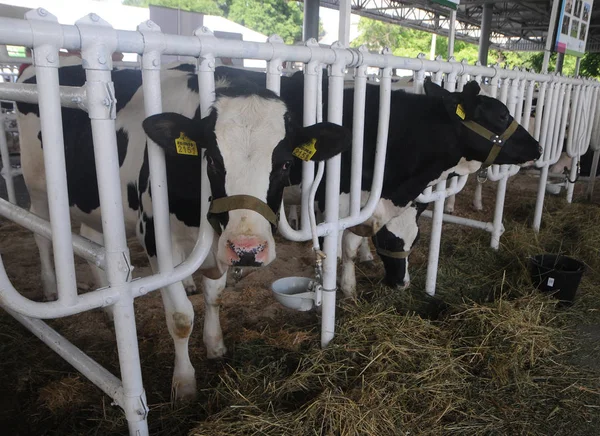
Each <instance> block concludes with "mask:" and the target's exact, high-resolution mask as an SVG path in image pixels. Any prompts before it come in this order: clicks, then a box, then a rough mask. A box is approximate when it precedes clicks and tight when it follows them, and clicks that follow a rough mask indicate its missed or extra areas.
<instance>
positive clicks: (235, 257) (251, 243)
mask: <svg viewBox="0 0 600 436" xmlns="http://www.w3.org/2000/svg"><path fill="white" fill-rule="evenodd" d="M266 255H267V242H266V241H260V240H259V239H258V238H255V237H240V238H236V239H232V240H231V239H230V240H227V257H228V260H229V263H230V264H231V265H233V266H261V265H262V264H263V263H264V261H265V258H266Z"/></svg>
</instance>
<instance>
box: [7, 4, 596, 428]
mask: <svg viewBox="0 0 600 436" xmlns="http://www.w3.org/2000/svg"><path fill="white" fill-rule="evenodd" d="M152 26H153V25H152V24H150V23H145V24H142V25H141V26H140V28H139V29H138V31H136V32H132V31H116V30H114V29H112V27H110V25H109V24H108V23H106V22H105V21H103V20H102V19H101V18H99V17H98V16H96V15H95V14H90V15H88V16H86V17H84V18H82V19H81V20H79V21H78V22H77V23H76V25H75V26H66V25H60V24H58V23H57V21H56V19H55V17H53V16H52V15H50V14H49V13H47V12H46V11H44V10H43V9H39V10H37V11H32V12H30V13H28V16H27V20H15V19H8V18H0V41H3V42H5V43H9V44H12V45H25V46H29V47H34V52H35V64H36V74H37V76H38V87H37V90H38V91H37V92H38V94H37V97H34V96H33V94H31V91H30V90H29V91H28V90H27V87H25V86H18V87H15V88H11V90H10V92H14V93H20V94H21V96H22V97H23V98H24V99H29V100H28V101H36V100H37V101H38V102H39V105H40V117H41V120H42V130H43V135H44V142H45V147H44V155H45V163H46V171H47V175H48V178H49V180H52V183H53V189H52V194H51V198H50V199H49V200H50V206H51V224H50V228H49V227H48V225H47V223H45V222H44V221H40V220H36V219H35V218H33V217H30V216H27V215H22V216H21V217H20V218H17V216H19V214H18V213H17V211H16V208H14V209H13V208H11V206H10V204H5V205H3V206H4V207H2V208H0V210H2V211H3V212H4V213H5V215H8V216H11V217H13V219H15V221H19V220H20V221H21V222H22V223H24V224H25V225H26V226H28V228H30V229H32V230H34V231H36V232H39V233H40V234H43V235H46V236H50V235H51V236H52V239H53V242H54V250H55V259H56V269H57V276H58V277H59V279H60V286H59V300H58V301H55V302H46V303H37V302H33V301H30V300H28V299H26V298H24V297H22V296H21V295H20V294H18V292H17V291H16V290H15V289H14V288H13V287H12V285H11V284H10V281H9V279H8V277H7V276H6V272H5V270H4V266H3V264H2V263H1V262H0V283H2V285H3V286H1V287H0V299H1V300H2V302H3V306H4V307H5V308H7V309H8V310H10V311H11V312H12V313H14V314H15V315H16V317H17V318H19V320H20V322H23V323H24V324H26V325H27V326H28V328H30V329H31V330H32V331H34V332H35V333H36V334H37V335H38V336H40V337H44V338H45V339H44V340H45V341H46V342H47V343H49V344H50V345H52V344H54V345H53V347H54V349H55V350H56V351H57V352H59V354H61V355H62V356H63V357H65V358H66V359H67V360H69V361H70V362H71V363H73V364H74V365H75V366H76V367H77V368H78V369H79V370H80V371H82V372H83V373H84V374H85V375H86V376H87V377H88V378H90V379H91V380H92V381H93V382H94V383H96V384H97V385H99V386H100V387H101V388H102V389H103V390H104V391H105V392H106V393H107V394H109V395H111V396H113V398H116V399H117V402H118V403H119V405H120V406H121V407H122V408H123V409H124V410H125V413H126V416H127V420H128V423H129V429H130V432H131V434H140V435H145V434H147V424H146V414H147V406H146V404H145V394H144V390H143V386H142V380H141V372H140V368H139V353H138V348H137V338H136V329H135V321H134V316H133V315H134V314H133V299H134V298H135V297H138V296H140V295H144V294H146V293H148V292H150V291H153V290H156V289H158V288H161V287H164V286H168V285H170V284H172V283H175V282H178V281H180V280H182V279H183V278H185V277H187V276H189V275H191V274H192V273H193V272H194V271H195V270H196V269H197V268H198V267H199V266H200V265H201V264H202V262H203V261H204V259H205V258H206V256H207V254H208V252H209V250H210V247H211V244H212V239H213V233H212V229H211V228H210V226H209V225H208V223H207V222H206V219H205V217H204V216H203V217H202V220H201V225H200V231H199V236H198V241H197V243H196V246H195V247H194V250H193V251H192V254H191V255H190V256H189V257H188V259H186V260H185V261H184V262H183V263H181V264H180V265H178V266H175V267H174V266H173V265H172V262H171V263H169V260H168V259H166V257H168V255H170V253H169V250H170V247H169V242H170V241H169V229H168V219H165V216H166V215H167V213H166V211H165V210H162V209H161V210H160V211H155V214H157V216H160V214H161V213H162V214H163V215H162V218H158V221H159V224H158V225H157V229H156V230H157V232H156V233H157V240H161V241H162V242H161V243H160V244H158V245H157V250H158V256H159V259H162V260H161V261H160V264H161V265H160V266H159V270H160V272H159V273H158V274H155V275H152V276H149V277H145V278H142V279H138V280H135V281H131V275H130V272H131V266H130V264H129V253H128V248H127V245H126V240H125V231H124V227H123V210H122V201H121V193H120V189H119V167H118V159H117V153H116V137H115V128H114V127H115V126H114V122H115V121H114V120H115V116H116V114H115V100H114V90H113V87H112V82H111V77H110V69H111V68H112V61H111V55H112V52H113V51H121V52H135V53H138V54H140V55H143V57H144V58H143V61H142V70H143V78H144V85H143V86H144V90H145V91H146V92H148V93H149V94H148V95H153V97H152V99H149V101H148V102H147V103H146V111H147V113H148V114H150V113H155V112H158V111H160V110H161V108H160V93H156V94H153V92H154V91H155V90H156V89H155V88H156V86H157V85H156V84H157V80H158V77H159V72H158V67H159V65H160V64H158V65H156V56H158V54H159V53H163V54H167V55H182V56H193V57H197V58H199V63H198V81H199V85H200V105H201V109H202V113H203V115H206V114H207V111H208V109H209V107H210V105H211V103H212V99H213V98H214V93H213V91H214V68H215V62H214V59H215V57H231V58H251V59H262V60H266V61H268V62H269V64H268V65H269V66H268V71H267V73H268V74H267V86H269V87H270V88H271V89H274V90H276V91H278V86H279V76H280V73H281V69H280V67H279V66H280V65H281V63H282V62H286V61H297V62H303V63H305V64H307V65H306V68H305V73H304V74H305V96H304V98H305V114H304V123H305V124H306V125H309V124H313V123H314V122H315V121H316V120H317V118H320V117H319V106H320V105H319V96H318V94H319V93H318V91H319V88H320V73H321V66H322V65H327V66H328V68H329V76H330V80H329V100H330V104H329V109H328V120H329V121H330V122H336V123H338V124H341V121H342V113H341V108H342V100H343V82H344V74H345V68H348V67H355V68H356V72H355V83H356V88H357V89H358V92H357V93H355V98H356V99H357V101H356V102H355V108H360V107H361V105H364V103H363V101H364V94H363V91H362V90H363V89H364V84H365V83H366V79H365V67H366V66H372V67H379V68H381V76H380V77H381V85H380V93H381V98H380V101H381V103H380V114H379V126H378V137H377V153H376V160H375V161H376V162H375V171H374V174H375V176H374V180H373V185H372V187H371V195H370V198H369V200H368V201H367V203H366V204H365V205H364V206H363V207H362V208H361V207H360V185H359V184H357V183H354V184H353V186H352V190H351V204H352V208H351V213H350V216H348V217H344V218H342V219H339V202H338V198H339V183H340V181H339V174H340V158H339V157H337V158H334V159H331V160H330V161H329V162H328V163H327V166H328V174H327V184H326V203H327V209H326V217H325V223H323V224H321V225H319V226H318V227H317V233H318V234H319V235H320V236H325V247H324V249H325V253H326V255H327V258H326V259H325V264H324V277H323V287H324V298H323V322H322V345H324V346H325V345H327V343H328V342H329V341H330V340H331V339H332V338H333V334H334V322H335V290H336V264H337V260H336V259H337V235H338V233H339V232H340V231H342V230H343V229H345V228H347V227H350V226H353V225H356V224H359V223H361V222H363V221H364V220H366V219H367V218H368V217H370V215H371V214H372V213H373V211H374V208H375V206H376V204H377V202H378V201H379V196H380V192H381V187H382V183H383V167H384V162H385V150H386V144H387V130H388V124H389V116H390V92H391V70H392V69H393V68H401V69H411V70H413V71H415V72H417V76H419V77H422V72H424V71H429V72H433V73H435V74H436V77H437V79H438V80H441V77H442V74H446V77H447V79H448V80H447V85H446V86H447V87H454V86H455V85H456V79H457V77H460V81H459V87H461V86H462V85H464V77H465V76H466V75H470V76H473V77H490V78H492V83H493V84H494V83H497V82H498V80H503V81H505V83H506V85H504V84H503V88H502V93H503V95H504V96H506V97H505V98H508V99H509V100H510V101H509V105H513V108H512V111H513V112H514V111H515V108H516V107H520V106H519V104H518V103H517V102H514V94H515V91H517V89H518V90H519V91H518V92H520V89H522V88H519V87H518V83H519V80H528V81H538V82H540V83H542V84H545V83H546V82H550V81H551V80H552V78H551V77H550V76H548V75H540V74H533V73H529V72H523V71H513V70H505V69H500V68H498V67H491V68H488V67H482V66H469V65H466V64H464V63H458V62H443V61H441V60H440V59H437V60H434V61H428V60H426V59H422V58H417V59H407V58H399V57H394V56H391V55H390V54H389V53H383V54H374V53H368V52H367V51H366V50H364V49H359V50H355V49H346V48H344V47H343V46H342V45H340V44H334V45H333V46H332V47H331V48H324V47H319V46H318V44H316V41H309V42H307V43H306V44H305V45H303V46H286V45H285V44H282V43H281V40H280V39H278V38H275V37H272V38H270V39H269V41H268V42H266V43H254V42H243V41H233V40H218V39H217V38H215V37H214V36H213V35H212V34H211V33H210V32H209V31H208V30H207V29H205V28H201V29H198V30H197V31H196V33H195V36H194V37H186V36H178V35H165V34H162V33H160V32H159V30H158V29H152ZM60 47H62V48H67V49H81V50H82V57H83V59H84V61H85V62H84V65H85V69H86V78H87V83H86V86H85V89H79V90H69V89H65V88H64V87H63V88H60V87H59V86H58V75H57V67H58V61H57V59H58V49H59V48H60ZM559 80H560V82H561V83H562V84H563V85H564V84H568V85H569V86H573V85H575V86H580V87H581V86H583V85H584V84H585V86H587V87H592V88H594V96H596V93H597V84H596V83H595V82H594V83H592V82H585V81H582V80H580V79H564V78H560V79H559ZM509 81H510V82H509ZM508 83H511V84H512V87H511V88H510V89H509V85H508ZM415 86H417V87H418V86H419V84H418V83H416V84H415ZM69 91H71V92H72V94H68V92H69ZM3 92H6V93H8V92H9V91H7V90H6V89H4V90H0V95H4V94H2V93H3ZM28 92H29V96H28V97H25V96H24V95H25V94H27V93H28ZM61 94H62V98H61ZM521 95H522V94H521ZM528 98H529V94H528ZM361 99H362V100H361ZM65 100H67V101H65ZM61 102H62V103H64V104H65V105H76V106H77V107H82V106H85V107H87V109H88V112H89V115H90V118H91V122H92V130H93V137H94V150H95V153H96V167H97V172H98V181H99V183H98V185H99V190H100V201H101V206H102V211H103V228H104V229H105V230H106V231H105V232H104V238H105V246H104V248H100V247H97V246H94V245H93V244H90V243H85V242H84V240H83V239H78V238H73V237H72V235H71V232H70V220H69V208H68V201H67V189H66V178H65V174H66V173H65V168H64V153H63V146H62V131H61V126H62V123H61V119H60V116H61V111H60V105H61ZM529 104H530V102H526V104H525V107H527V106H528V105H529ZM586 104H587V105H588V106H587V107H589V105H590V103H589V102H586ZM594 107H595V106H594ZM363 116H364V109H363V110H357V111H355V117H357V118H356V119H357V120H360V118H361V117H363ZM355 124H356V123H355ZM536 127H537V124H536ZM582 129H584V130H585V129H590V131H591V125H589V124H588V125H586V124H584V125H583V127H582ZM353 137H354V145H355V146H354V149H353V151H352V153H353V156H354V158H355V159H356V162H357V163H356V164H355V168H354V169H353V170H352V172H353V175H354V176H356V175H357V174H358V173H359V171H358V169H357V168H359V165H358V162H360V161H361V158H362V148H361V147H360V146H356V144H359V143H360V142H361V139H360V137H361V131H360V129H358V128H357V129H355V131H354V132H353ZM154 149H155V150H156V147H155V148H154ZM152 154H153V156H154V157H153V158H152V160H153V161H154V163H153V164H152V165H151V166H152V168H151V174H152V180H153V181H155V180H160V178H161V174H163V171H164V162H161V159H162V156H161V153H160V152H159V153H156V152H152ZM205 170H206V164H205V162H203V184H202V195H201V198H202V207H203V210H206V209H205V208H206V205H207V201H208V197H209V184H208V180H207V178H206V171H205ZM489 173H490V177H502V178H504V180H505V179H506V176H505V175H506V174H508V173H510V171H509V170H508V169H506V168H500V169H493V170H490V171H489ZM313 174H314V165H313V164H304V171H303V187H304V190H303V194H302V200H303V201H302V203H303V204H302V219H301V228H300V230H299V231H294V230H292V229H291V228H290V227H289V225H288V223H287V221H286V219H285V214H281V226H280V229H281V231H282V233H283V234H284V236H285V237H287V238H288V239H291V240H309V239H311V236H312V235H311V232H310V220H309V216H308V207H307V206H308V204H307V203H308V191H309V187H310V186H311V184H312V178H313ZM163 180H164V179H163ZM464 181H466V179H465V178H462V179H461V180H452V181H451V182H450V187H449V188H445V185H446V182H445V181H444V182H440V184H439V186H438V190H436V192H435V193H434V192H433V191H432V190H430V191H429V193H428V194H427V193H425V194H424V196H425V195H429V196H430V199H433V201H436V202H443V200H444V198H445V197H446V196H447V195H449V194H451V193H455V192H458V190H460V189H461V188H462V186H464ZM160 189H161V188H159V187H158V186H156V189H155V187H154V186H153V191H154V193H155V194H154V195H155V196H157V195H158V196H159V197H160V195H161V194H159V193H160ZM163 189H164V191H163V192H162V194H164V196H163V197H160V198H161V199H158V200H156V199H155V201H157V204H159V203H162V204H163V206H164V204H167V203H166V199H167V196H166V188H165V187H164V186H163ZM430 201H431V200H430ZM0 206H2V205H1V204H0ZM438 210H440V209H439V208H438ZM157 212H158V213H157ZM436 219H437V220H438V221H440V222H441V220H440V218H439V214H438V215H437V217H436ZM161 220H162V221H161ZM479 225H480V224H479ZM480 226H481V225H480ZM495 229H496V231H497V228H495ZM73 245H74V246H75V247H76V249H75V252H77V253H78V254H82V255H84V256H85V257H86V258H88V259H94V261H95V262H96V264H97V265H100V266H103V267H104V268H105V270H106V272H107V274H108V279H109V283H110V287H108V288H105V289H99V290H96V291H92V292H90V293H87V294H84V295H77V290H76V287H75V283H74V273H73V270H72V268H73V251H74V250H73ZM438 246H439V243H438ZM109 305H112V306H113V310H114V317H115V330H116V334H117V344H118V349H119V362H120V366H121V374H122V377H123V381H122V382H118V381H117V380H116V379H115V378H114V376H111V375H110V374H106V373H105V370H103V369H101V368H100V367H99V366H97V364H95V362H93V361H87V360H86V357H84V356H85V355H83V354H82V353H81V352H80V351H79V350H76V349H75V348H74V347H71V346H70V345H68V344H67V343H65V342H62V339H60V336H57V335H58V334H57V333H56V332H54V331H53V330H51V329H50V328H49V327H47V326H45V324H43V323H41V321H36V320H33V319H32V318H56V317H60V316H67V315H70V314H75V313H79V312H82V311H86V310H90V309H93V308H98V307H104V306H109ZM58 343H60V344H62V345H61V346H57V344H58ZM78 361H86V362H85V363H83V364H79V363H77V362H78ZM119 383H121V384H119ZM121 392H122V396H121Z"/></svg>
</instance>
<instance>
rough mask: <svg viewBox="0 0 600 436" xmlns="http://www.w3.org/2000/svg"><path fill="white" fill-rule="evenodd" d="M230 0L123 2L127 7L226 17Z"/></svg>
mask: <svg viewBox="0 0 600 436" xmlns="http://www.w3.org/2000/svg"><path fill="white" fill-rule="evenodd" d="M228 1H229V0H123V4H124V5H127V6H138V7H143V8H147V7H148V6H149V5H155V6H164V7H165V8H173V9H181V10H182V11H191V12H199V13H202V14H206V15H219V16H223V15H226V13H227V11H228V9H229V5H228Z"/></svg>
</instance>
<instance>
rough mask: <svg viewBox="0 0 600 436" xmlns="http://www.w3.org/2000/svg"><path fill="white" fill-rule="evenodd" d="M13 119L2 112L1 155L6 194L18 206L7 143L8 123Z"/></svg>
mask: <svg viewBox="0 0 600 436" xmlns="http://www.w3.org/2000/svg"><path fill="white" fill-rule="evenodd" d="M9 119H12V116H10V115H9V114H5V113H2V112H0V155H2V173H1V175H2V178H4V182H5V183H6V193H7V195H8V201H10V202H11V203H13V204H17V196H16V194H15V181H14V177H15V175H16V173H15V172H14V171H13V169H12V166H11V164H10V154H9V153H8V143H7V142H6V121H7V120H9Z"/></svg>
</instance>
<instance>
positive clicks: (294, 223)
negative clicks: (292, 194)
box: [288, 204, 300, 230]
mask: <svg viewBox="0 0 600 436" xmlns="http://www.w3.org/2000/svg"><path fill="white" fill-rule="evenodd" d="M288 222H289V223H290V226H291V227H292V229H294V230H298V229H299V228H300V219H299V215H298V206H296V205H295V204H292V205H291V206H290V213H289V215H288Z"/></svg>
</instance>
